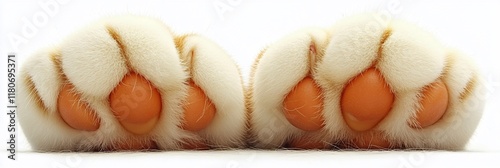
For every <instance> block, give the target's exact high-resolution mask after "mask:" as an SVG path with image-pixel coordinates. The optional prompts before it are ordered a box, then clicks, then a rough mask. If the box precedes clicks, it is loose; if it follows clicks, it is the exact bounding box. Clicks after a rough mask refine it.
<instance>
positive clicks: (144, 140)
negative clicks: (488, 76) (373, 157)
mask: <svg viewBox="0 0 500 168" xmlns="http://www.w3.org/2000/svg"><path fill="white" fill-rule="evenodd" d="M370 21H373V17H372V16H370V15H363V16H356V17H351V18H347V19H345V20H342V21H340V22H339V23H337V24H336V25H335V26H333V27H331V28H328V29H321V28H309V29H303V30H300V31H298V32H295V33H292V34H290V35H288V36H286V37H284V38H283V39H281V40H279V41H277V42H275V43H274V44H272V45H270V46H268V47H267V48H266V49H264V50H263V51H262V52H261V53H260V55H259V56H258V58H257V59H256V61H255V63H254V65H253V67H252V72H251V75H250V82H249V84H248V86H247V88H246V89H245V88H244V86H243V82H242V81H243V80H242V79H241V74H240V72H239V70H238V67H237V66H236V64H235V63H234V61H232V60H231V58H230V57H229V56H228V54H226V53H225V52H224V51H223V50H222V49H221V48H220V47H219V46H217V45H216V44H214V43H213V42H211V41H209V40H208V39H206V38H203V37H201V36H198V35H181V36H179V35H175V34H173V33H172V32H171V31H170V30H169V29H168V28H167V27H166V26H164V25H163V24H162V23H161V22H159V21H157V20H153V19H149V18H143V17H136V16H121V17H113V18H108V19H103V20H101V21H99V22H96V23H94V24H92V25H90V26H89V27H86V28H85V29H82V30H81V31H79V32H76V33H75V34H74V35H72V36H70V37H68V38H67V39H66V40H65V41H63V43H61V44H60V45H59V46H57V47H55V48H51V49H47V50H44V51H41V52H39V53H37V54H35V55H34V56H33V57H31V58H29V59H28V61H27V62H26V63H25V64H23V68H22V70H21V72H20V75H21V77H20V79H19V80H20V81H19V83H20V85H19V92H18V95H19V100H18V101H19V104H20V106H19V111H20V112H19V116H20V122H21V126H22V128H23V131H24V132H25V135H26V136H27V138H28V141H29V142H30V144H31V146H32V147H33V148H34V149H35V150H42V151H60V150H70V151H95V150H97V151H101V150H141V149H160V150H179V149H210V148H241V147H247V146H249V145H250V146H253V147H257V148H282V147H285V148H298V149H334V148H342V149H350V148H354V149H372V148H390V149H402V148H404V149H415V148H418V149H422V148H424V149H451V150H455V149H461V148H463V147H464V146H465V144H466V143H467V141H468V140H469V138H470V137H471V136H472V134H473V132H474V130H475V128H476V126H477V124H478V122H479V119H480V117H481V114H482V113H481V111H482V108H483V102H484V101H483V92H481V91H482V90H483V86H482V84H481V79H480V76H479V75H478V74H477V70H476V68H475V67H474V65H473V64H472V63H471V61H470V60H469V59H468V58H467V57H464V56H462V55H461V54H460V53H458V52H455V51H451V50H448V49H446V48H445V47H443V46H441V45H440V44H439V43H437V42H436V40H435V39H433V38H432V37H431V36H430V35H428V34H427V33H425V32H423V31H422V30H419V29H417V28H415V27H412V26H411V25H409V24H407V23H404V22H400V21H393V22H390V23H388V24H386V25H380V24H376V25H375V26H374V25H373V24H372V22H370ZM247 134H248V135H247ZM248 137H250V138H248Z"/></svg>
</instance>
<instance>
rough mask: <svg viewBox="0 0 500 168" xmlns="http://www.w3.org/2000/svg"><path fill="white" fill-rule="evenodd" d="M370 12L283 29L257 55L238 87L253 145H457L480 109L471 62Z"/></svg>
mask: <svg viewBox="0 0 500 168" xmlns="http://www.w3.org/2000/svg"><path fill="white" fill-rule="evenodd" d="M374 17H375V16H373V15H369V14H366V15H359V16H353V17H350V18H346V19H345V20H342V21H340V22H339V23H337V24H336V25H335V26H333V27H331V28H328V29H321V28H310V29H304V30H301V31H298V32H296V33H293V34H291V35H289V36H287V37H285V38H283V39H281V40H279V41H277V42H276V43H274V44H272V45H270V46H268V47H267V48H266V49H265V50H263V51H262V52H261V54H260V55H259V57H258V58H257V60H256V61H255V63H254V66H253V69H252V74H251V79H250V85H249V88H248V93H247V101H248V107H249V109H250V110H251V118H250V126H251V134H252V135H251V136H252V144H253V145H255V146H256V147H261V148H276V147H290V148H322V149H324V148H332V147H337V148H354V149H358V148H405V149H408V148H426V149H428V148H430V149H461V148H463V147H464V146H465V144H466V143H467V142H468V140H469V138H470V137H471V135H472V134H473V132H474V130H475V128H476V126H477V124H478V122H479V120H480V118H481V114H482V109H483V102H484V98H483V95H484V92H482V91H484V89H483V88H482V87H483V85H482V82H481V81H482V80H481V79H480V75H479V74H478V71H477V69H476V68H475V67H474V65H473V63H472V61H471V60H469V59H468V58H467V57H464V56H462V55H461V54H460V53H458V52H455V51H451V50H448V49H446V48H445V47H443V46H442V45H440V44H439V43H438V42H437V41H436V40H435V39H433V37H431V36H430V35H429V34H428V33H426V32H424V31H422V30H420V29H418V28H416V27H414V26H412V25H411V24H408V23H405V22H402V21H395V20H394V21H391V22H390V23H388V24H380V23H378V22H375V18H374Z"/></svg>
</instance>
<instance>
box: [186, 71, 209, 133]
mask: <svg viewBox="0 0 500 168" xmlns="http://www.w3.org/2000/svg"><path fill="white" fill-rule="evenodd" d="M215 111H216V109H215V106H214V104H213V103H212V102H211V101H210V99H208V97H207V96H206V95H205V93H204V92H203V90H202V89H201V88H200V87H198V86H197V85H196V84H195V83H194V82H193V81H190V82H189V91H188V98H187V101H186V102H185V103H184V121H183V123H182V126H181V127H182V128H183V129H184V130H188V131H199V130H202V129H203V128H206V127H207V126H208V125H209V124H210V123H211V122H212V120H213V118H214V116H215Z"/></svg>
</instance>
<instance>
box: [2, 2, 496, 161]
mask: <svg viewBox="0 0 500 168" xmlns="http://www.w3.org/2000/svg"><path fill="white" fill-rule="evenodd" d="M44 3H45V4H47V3H55V4H56V6H55V8H54V6H51V7H50V9H51V10H44V7H43V6H44V5H43V4H44ZM216 6H217V7H216ZM391 6H395V7H396V10H393V7H391ZM373 11H376V12H377V11H378V12H380V11H385V12H390V13H392V14H393V15H392V16H393V17H396V18H404V19H405V20H408V21H410V22H413V23H415V24H416V25H418V26H420V27H422V28H424V29H426V30H428V31H430V32H431V33H433V34H434V35H435V36H436V37H437V38H438V39H440V40H441V42H442V43H444V44H446V45H447V46H450V47H454V48H458V49H460V50H461V51H463V52H464V53H466V54H468V55H470V56H472V57H474V58H475V60H476V61H477V63H478V64H479V65H480V67H481V69H482V73H483V75H484V76H485V79H486V81H487V84H488V99H487V104H486V109H485V111H484V115H483V120H482V121H481V123H480V126H479V128H478V130H477V131H476V134H475V135H474V137H473V138H472V140H471V141H470V143H469V145H468V147H467V150H466V151H462V152H423V151H412V152H404V151H388V152H359V151H358V152H345V151H343V152H339V151H334V152H331V151H330V152H325V151H319V152H318V151H305V152H304V151H255V150H244V151H240V150H239V151H201V152H199V151H198V152H197V151H195V152H155V153H111V154H109V153H99V154H94V153H72V154H43V153H32V152H29V150H30V147H29V144H28V143H27V141H26V139H25V138H24V137H23V135H22V132H19V131H18V137H19V138H18V139H17V141H18V152H17V160H16V161H11V160H7V153H4V152H5V149H6V148H7V145H6V141H7V140H8V139H7V138H8V137H7V132H6V131H7V129H6V128H7V121H8V120H7V115H5V113H6V112H7V109H6V106H7V101H6V97H7V93H6V91H7V87H6V86H7V84H6V81H7V76H6V70H5V69H7V68H6V60H7V58H6V57H7V54H8V53H16V54H17V56H18V62H22V61H23V60H24V59H26V58H27V57H28V56H29V55H30V54H31V53H32V52H33V51H35V50H37V49H40V48H42V47H45V46H52V45H56V44H57V43H58V42H60V41H61V39H62V38H63V37H65V36H66V35H68V34H70V33H71V32H73V31H75V30H76V29H78V28H79V27H81V26H83V25H86V24H88V23H89V22H91V21H93V20H96V19H98V18H100V17H102V16H110V15H116V14H126V13H132V14H140V15H146V16H152V17H157V18H161V19H162V20H164V22H165V23H166V24H167V25H169V26H170V27H171V28H172V29H173V30H174V31H175V32H177V33H179V34H182V33H198V34H202V35H205V36H207V37H209V38H211V39H212V40H214V41H215V42H216V43H218V44H219V45H220V46H222V47H223V48H224V49H225V50H226V51H227V52H228V53H229V54H230V55H231V56H232V57H233V58H234V59H235V60H236V61H237V62H238V64H239V65H240V67H241V69H242V70H243V74H244V75H245V76H244V77H245V79H248V72H249V67H250V65H251V63H252V62H253V60H254V58H255V57H256V55H257V54H258V53H259V52H260V50H261V49H262V48H264V47H265V46H266V45H268V44H270V43H271V42H273V41H275V40H277V39H278V38H280V37H283V36H284V35H286V34H288V33H290V32H292V31H294V30H297V29H300V28H303V27H307V26H322V27H327V26H331V25H332V24H334V23H335V21H336V20H338V19H340V18H342V17H345V16H349V15H352V14H356V13H360V12H373ZM499 21H500V3H499V1H478V2H463V1H440V2H434V1H430V0H428V1H416V0H382V1H368V0H363V1H320V0H308V1H305V0H304V1H292V0H288V1H287V0H280V1H272V2H268V1H266V0H205V1H201V0H200V1H192V0H183V1H181V0H176V1H160V0H156V1H139V0H137V1H133V0H129V1H123V0H122V1H106V2H101V1H76V0H64V1H63V0H59V1H56V0H32V1H31V0H2V1H0V33H1V36H0V37H1V38H0V47H1V48H0V54H1V55H3V56H2V57H1V59H2V60H1V61H0V63H1V66H0V67H1V68H0V81H1V82H2V84H1V85H0V86H1V87H0V98H1V99H0V100H1V101H0V102H1V103H0V109H4V110H2V112H3V113H2V114H0V118H1V124H0V135H1V136H0V140H1V142H0V144H2V145H0V150H1V151H2V153H1V154H0V157H1V159H0V168H3V167H7V166H8V167H11V166H21V165H30V164H33V165H36V167H95V166H118V165H124V166H140V167H143V166H144V165H150V166H154V165H156V166H162V165H163V166H169V165H177V164H179V165H184V166H188V165H191V166H193V165H199V166H203V167H254V166H259V167H261V166H280V167H285V166H287V167H289V166H293V167H297V166H300V167H304V166H308V167H315V166H328V165H344V166H363V165H368V166H373V165H386V166H387V167H420V166H436V165H443V164H445V165H447V164H448V165H449V164H451V165H458V166H467V165H471V166H474V165H477V164H480V165H483V166H487V165H489V166H493V165H495V164H496V165H497V166H498V165H499V163H498V161H497V160H495V159H498V158H500V157H499V156H500V154H499V151H500V143H499V142H500V135H499V133H500V131H499V130H500V122H499V121H497V120H500V105H499V103H498V102H499V99H500V95H499V89H500V74H499V72H500V71H499V70H500V68H499V67H500V66H498V64H499V63H500V62H499V57H500V49H499V48H500V24H499V23H500V22H499ZM27 24H33V26H34V27H35V28H36V32H33V33H31V34H26V33H25V34H23V31H22V29H23V27H25V26H26V25H27ZM13 36H18V37H21V38H23V39H25V41H23V42H21V43H18V44H16V43H15V42H12V41H11V40H10V39H11V38H12V37H13ZM18 65H19V64H18ZM18 128H19V127H18ZM132 158H134V159H132Z"/></svg>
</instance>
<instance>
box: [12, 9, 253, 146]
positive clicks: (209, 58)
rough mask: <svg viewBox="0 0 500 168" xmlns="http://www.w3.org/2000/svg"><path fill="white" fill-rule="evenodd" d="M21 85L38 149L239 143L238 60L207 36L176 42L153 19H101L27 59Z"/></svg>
mask: <svg viewBox="0 0 500 168" xmlns="http://www.w3.org/2000/svg"><path fill="white" fill-rule="evenodd" d="M19 79H20V81H19V92H18V95H19V100H18V101H19V102H18V104H19V113H18V114H19V117H20V124H21V126H22V129H23V131H24V133H25V135H26V137H27V139H28V141H29V142H30V144H31V146H32V147H33V149H35V150H42V151H60V150H70V151H102V150H143V149H160V150H172V149H206V148H212V147H214V148H218V147H243V146H244V145H245V143H244V139H243V138H244V135H245V133H246V125H245V124H246V113H245V112H246V111H245V110H246V109H245V104H244V93H243V84H242V79H241V75H240V72H239V70H238V67H237V66H236V64H235V63H234V61H232V60H231V59H230V57H229V56H228V55H227V54H226V53H225V52H224V51H223V50H222V49H221V48H220V47H219V46H217V45H216V44H214V43H213V42H211V41H209V40H208V39H206V38H204V37H201V36H198V35H182V36H177V35H174V34H173V33H172V32H171V31H170V30H169V29H168V28H167V27H166V26H164V25H163V24H162V23H161V22H160V21H158V20H154V19H150V18H145V17H137V16H119V17H112V18H107V19H103V20H101V21H98V22H96V23H94V24H92V25H90V26H88V27H86V28H84V29H82V30H81V31H79V32H76V33H75V34H73V35H71V36H70V37H69V38H67V39H66V40H65V41H63V43H61V44H60V45H59V46H56V47H54V48H52V49H48V50H44V51H41V52H38V53H37V54H35V55H34V56H32V57H30V58H29V59H28V60H27V62H26V63H24V64H23V67H22V70H21V72H20V77H19ZM228 128H230V129H228Z"/></svg>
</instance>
